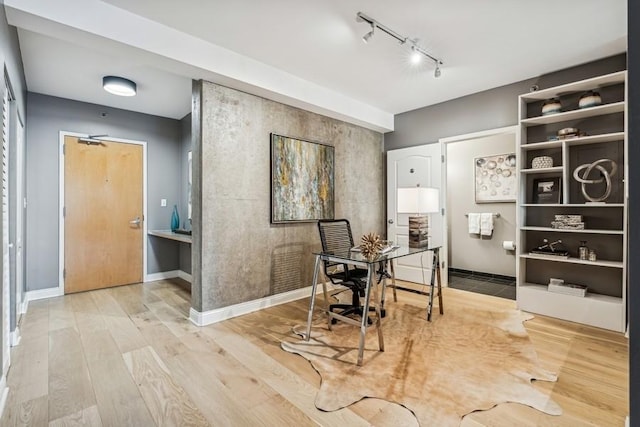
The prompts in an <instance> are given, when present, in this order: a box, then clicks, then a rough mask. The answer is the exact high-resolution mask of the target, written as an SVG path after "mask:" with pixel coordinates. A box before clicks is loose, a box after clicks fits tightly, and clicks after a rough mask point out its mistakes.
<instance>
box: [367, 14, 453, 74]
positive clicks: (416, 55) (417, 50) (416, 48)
mask: <svg viewBox="0 0 640 427" xmlns="http://www.w3.org/2000/svg"><path fill="white" fill-rule="evenodd" d="M356 21H358V22H366V23H368V24H369V25H371V31H369V32H368V33H367V34H365V35H364V36H363V37H362V41H364V42H365V43H367V42H368V41H369V39H371V37H372V36H373V33H374V30H375V29H376V28H377V29H378V30H380V31H382V32H383V33H386V34H387V35H389V36H391V37H393V38H394V39H396V40H398V41H399V42H400V44H401V45H404V44H407V43H409V44H410V46H411V62H413V63H414V64H417V63H418V62H420V59H421V58H422V56H426V57H427V58H429V59H430V60H432V61H433V62H434V63H435V65H436V69H435V72H434V76H435V77H436V78H437V77H440V75H441V74H442V72H441V71H440V66H441V65H442V64H443V62H442V61H441V60H440V59H438V58H436V57H435V56H433V55H431V54H430V53H429V52H427V51H426V50H425V49H424V48H423V47H421V46H420V45H419V44H418V42H417V40H415V39H410V38H408V37H404V36H402V35H400V34H398V33H396V32H395V31H393V30H392V29H391V28H389V27H386V26H384V25H382V24H381V23H379V22H378V21H376V20H375V19H373V18H370V17H368V16H367V15H365V14H364V13H362V12H358V13H357V14H356Z"/></svg>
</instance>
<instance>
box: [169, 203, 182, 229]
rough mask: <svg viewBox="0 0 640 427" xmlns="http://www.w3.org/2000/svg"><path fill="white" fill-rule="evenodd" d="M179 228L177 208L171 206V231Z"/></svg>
mask: <svg viewBox="0 0 640 427" xmlns="http://www.w3.org/2000/svg"><path fill="white" fill-rule="evenodd" d="M178 228H180V215H178V206H176V205H173V213H172V214H171V231H176V230H177V229H178Z"/></svg>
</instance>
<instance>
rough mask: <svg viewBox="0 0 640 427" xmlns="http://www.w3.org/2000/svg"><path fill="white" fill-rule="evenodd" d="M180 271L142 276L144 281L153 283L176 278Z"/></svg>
mask: <svg viewBox="0 0 640 427" xmlns="http://www.w3.org/2000/svg"><path fill="white" fill-rule="evenodd" d="M179 272H180V270H171V271H161V272H159V273H151V274H147V275H145V276H144V281H145V283H146V282H154V281H156V280H163V279H173V278H176V277H178V275H179Z"/></svg>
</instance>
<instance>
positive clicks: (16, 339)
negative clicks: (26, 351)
mask: <svg viewBox="0 0 640 427" xmlns="http://www.w3.org/2000/svg"><path fill="white" fill-rule="evenodd" d="M10 338H11V340H10V343H9V344H10V345H11V347H15V346H17V345H18V344H20V339H21V338H22V337H21V336H20V328H19V327H18V326H16V330H15V331H13V332H11V337H10Z"/></svg>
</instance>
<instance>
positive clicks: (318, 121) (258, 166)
mask: <svg viewBox="0 0 640 427" xmlns="http://www.w3.org/2000/svg"><path fill="white" fill-rule="evenodd" d="M202 91H203V92H202V93H203V96H202V140H201V144H202V146H201V147H200V148H201V151H202V159H201V164H200V165H199V167H200V168H201V170H202V183H201V185H202V188H201V194H202V198H201V203H202V223H201V225H200V228H201V238H202V246H201V251H202V253H201V256H202V265H201V268H202V270H201V271H202V275H201V278H200V280H201V284H202V286H201V290H200V292H201V293H202V305H201V306H200V307H197V306H195V305H194V307H195V308H196V309H199V310H202V311H207V310H211V309H215V308H219V307H225V306H228V305H232V304H237V303H240V302H245V301H250V300H254V299H257V298H262V297H265V296H269V295H273V294H276V293H280V292H285V291H288V290H293V289H298V288H302V287H305V286H309V285H310V282H311V276H312V272H313V262H314V260H313V256H312V251H313V250H316V249H318V248H319V247H320V239H319V237H318V231H317V226H316V224H315V223H296V224H278V225H271V224H270V222H269V213H270V210H271V197H270V194H271V188H270V179H271V175H270V173H271V172H270V171H271V169H270V162H271V154H270V139H269V135H270V133H272V132H273V133H277V134H280V135H287V136H292V137H297V138H301V139H305V140H310V141H317V142H322V143H326V144H330V145H333V146H334V147H335V148H336V151H335V198H336V212H335V215H336V217H345V218H348V219H349V220H350V221H351V223H352V226H353V229H354V237H355V238H356V239H359V238H360V236H361V235H362V234H363V233H364V232H370V231H375V232H378V233H381V232H383V231H384V212H385V205H384V198H383V180H384V175H383V171H384V168H383V156H382V143H383V140H382V135H381V134H380V133H377V132H374V131H370V130H367V129H364V128H360V127H358V126H355V125H351V124H347V123H344V122H340V121H338V120H334V119H330V118H327V117H324V116H320V115H318V114H314V113H310V112H307V111H304V110H300V109H298V108H293V107H289V106H287V105H283V104H280V103H277V102H274V101H269V100H266V99H263V98H260V97H256V96H253V95H249V94H247V93H243V92H239V91H237V90H233V89H229V88H226V87H222V86H218V85H215V84H212V83H207V82H204V83H203V87H202ZM195 228H196V226H195V224H194V229H195ZM194 270H195V267H194ZM194 282H195V281H194Z"/></svg>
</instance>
